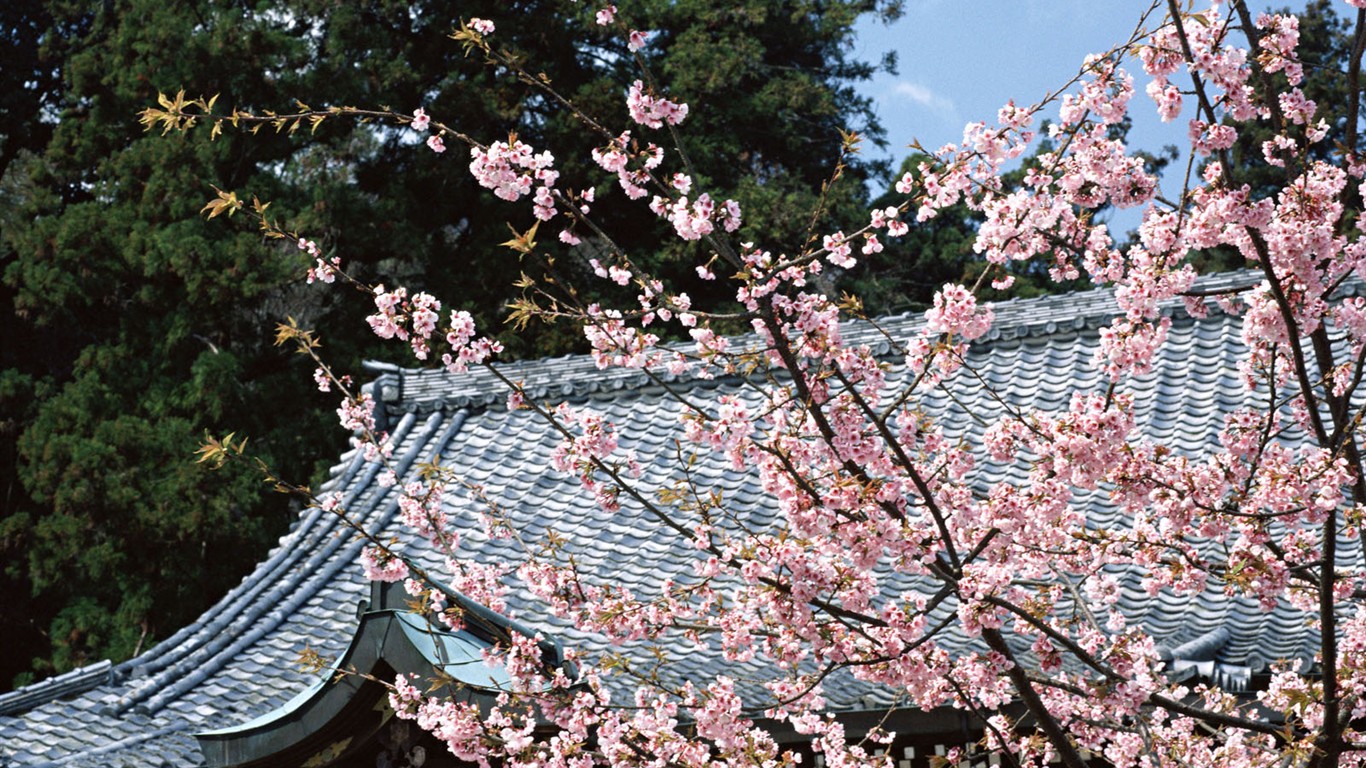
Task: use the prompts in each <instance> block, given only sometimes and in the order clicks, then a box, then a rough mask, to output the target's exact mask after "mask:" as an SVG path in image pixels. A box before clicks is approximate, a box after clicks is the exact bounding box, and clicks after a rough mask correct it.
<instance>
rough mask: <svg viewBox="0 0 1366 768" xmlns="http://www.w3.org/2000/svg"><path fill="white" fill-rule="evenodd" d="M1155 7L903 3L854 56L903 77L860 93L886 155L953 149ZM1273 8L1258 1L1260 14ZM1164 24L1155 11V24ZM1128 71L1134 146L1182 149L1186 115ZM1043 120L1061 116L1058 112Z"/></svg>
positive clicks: (862, 37)
mask: <svg viewBox="0 0 1366 768" xmlns="http://www.w3.org/2000/svg"><path fill="white" fill-rule="evenodd" d="M1149 5H1150V3H1149V2H1148V0H906V4H905V9H906V13H905V15H904V16H903V17H902V18H901V19H900V20H899V21H897V22H896V23H895V24H893V25H890V26H889V25H886V24H882V23H880V22H877V21H875V20H872V19H865V20H863V21H862V22H861V23H860V24H859V27H858V40H857V43H856V44H855V50H854V53H855V55H856V56H858V57H859V58H861V59H863V60H865V61H873V62H876V61H879V60H880V59H881V58H882V55H883V54H884V53H885V52H887V51H896V52H897V55H898V58H899V64H898V69H899V74H897V75H895V76H893V75H887V74H879V75H878V76H877V77H876V78H874V80H873V81H872V82H871V83H867V84H865V85H864V86H863V87H862V89H861V90H862V91H863V92H864V93H865V94H867V95H868V96H870V97H872V98H873V100H874V103H875V105H876V109H877V111H878V114H879V115H880V116H881V118H882V123H883V125H884V126H885V127H886V128H887V133H888V140H889V146H888V152H887V154H888V155H889V156H891V157H892V158H894V160H895V161H896V162H900V160H901V158H903V157H905V156H906V154H907V153H908V152H909V150H907V149H906V145H908V144H910V142H911V141H912V140H913V139H919V140H920V142H921V144H922V145H923V146H924V147H925V148H926V149H930V150H934V149H937V148H938V147H940V146H941V145H943V144H945V143H947V142H957V141H959V140H960V139H961V138H962V134H963V125H964V124H965V123H967V122H970V121H976V120H985V121H987V122H989V123H991V122H994V121H995V120H996V111H997V110H998V109H1000V108H1001V106H1002V105H1004V104H1005V103H1006V102H1007V101H1008V100H1010V99H1012V98H1013V99H1015V101H1016V103H1018V104H1022V105H1023V104H1033V103H1035V102H1037V101H1038V100H1039V99H1040V98H1042V97H1043V96H1044V95H1045V94H1046V93H1048V92H1050V91H1052V90H1054V89H1056V88H1058V87H1060V86H1061V85H1063V84H1064V83H1066V82H1067V81H1068V80H1069V79H1070V78H1071V77H1072V76H1073V75H1074V74H1075V73H1076V72H1077V70H1078V69H1079V68H1080V67H1081V64H1082V62H1083V61H1084V60H1085V58H1086V56H1087V54H1089V53H1099V52H1103V51H1105V50H1108V49H1109V48H1111V47H1112V46H1114V45H1115V44H1116V43H1119V42H1122V41H1125V40H1128V39H1129V37H1130V35H1131V34H1132V32H1133V31H1134V28H1135V26H1136V25H1137V24H1138V21H1139V19H1140V17H1141V16H1142V14H1143V12H1144V11H1145V10H1146V9H1147V8H1148V7H1149ZM1164 5H1165V3H1164ZM1271 5H1273V4H1272V3H1268V2H1263V1H1261V0H1259V1H1257V2H1254V3H1253V7H1254V9H1262V8H1267V7H1270V6H1271ZM1276 5H1279V6H1281V7H1284V6H1286V5H1290V6H1291V7H1297V6H1300V5H1302V3H1298V2H1291V1H1290V0H1283V1H1282V2H1281V3H1278V4H1276ZM1161 20H1162V14H1161V11H1159V12H1158V13H1157V14H1156V15H1154V16H1153V17H1152V18H1151V20H1150V23H1151V24H1154V25H1155V24H1157V23H1160V22H1161ZM1128 69H1129V70H1130V71H1131V72H1134V73H1136V74H1135V87H1136V90H1137V91H1138V92H1137V93H1136V94H1135V96H1134V100H1133V101H1132V102H1131V103H1130V111H1131V112H1132V113H1133V114H1134V118H1135V127H1134V132H1133V134H1131V138H1132V139H1133V141H1134V144H1135V145H1136V146H1138V147H1141V148H1145V149H1158V148H1160V147H1162V146H1163V145H1164V144H1177V145H1178V146H1180V145H1181V142H1183V141H1184V139H1185V131H1186V116H1185V115H1183V117H1181V118H1178V119H1177V121H1176V122H1174V123H1169V124H1165V125H1164V124H1162V123H1161V121H1159V120H1158V119H1157V116H1156V112H1155V109H1154V107H1153V105H1152V101H1151V100H1150V99H1148V97H1147V96H1146V95H1145V94H1144V93H1143V91H1142V89H1143V86H1144V85H1145V84H1146V81H1145V80H1143V79H1142V77H1143V74H1142V71H1141V70H1140V69H1139V67H1138V66H1137V63H1136V62H1135V63H1134V64H1132V65H1130V66H1129V67H1128ZM1043 114H1044V116H1045V117H1055V116H1056V115H1057V110H1056V108H1051V109H1047V110H1045V111H1044V113H1043ZM865 151H872V147H868V148H866V150H865ZM1183 158H1184V154H1183ZM1126 218H1127V217H1126ZM1135 220H1136V218H1135ZM1116 223H1119V222H1116Z"/></svg>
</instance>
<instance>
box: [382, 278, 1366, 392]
mask: <svg viewBox="0 0 1366 768" xmlns="http://www.w3.org/2000/svg"><path fill="white" fill-rule="evenodd" d="M1261 280H1262V275H1261V273H1260V272H1258V271H1254V270H1242V271H1238V272H1224V273H1216V274H1212V275H1206V276H1202V277H1201V278H1200V279H1199V280H1198V281H1197V283H1196V286H1195V288H1196V290H1200V291H1205V292H1209V293H1210V294H1212V293H1218V292H1225V291H1229V290H1232V289H1236V288H1240V287H1253V286H1255V285H1258V284H1259V283H1260V282H1261ZM1353 288H1356V286H1348V290H1349V291H1352V289H1353ZM1352 292H1355V291H1352ZM1114 293H1115V291H1114V289H1113V288H1094V289H1091V290H1087V291H1077V292H1073V293H1065V294H1056V295H1051V296H1040V297H1034V298H1014V299H1008V300H1006V301H1000V302H993V303H991V304H989V305H988V306H990V307H991V308H992V311H993V312H994V313H995V318H996V319H995V322H994V323H993V324H992V328H991V330H990V331H988V333H987V334H986V335H985V336H984V337H983V338H982V339H980V340H978V341H977V342H976V343H977V344H992V343H995V342H998V341H1011V340H1016V339H1021V338H1028V337H1034V336H1047V335H1053V334H1057V333H1066V334H1071V333H1077V332H1080V331H1083V330H1086V329H1094V328H1098V327H1100V326H1101V325H1103V324H1105V323H1106V322H1108V321H1109V320H1111V319H1113V318H1114V317H1117V316H1118V315H1119V314H1120V313H1119V310H1118V308H1117V307H1116V306H1115V300H1114ZM1208 301H1209V299H1206V302H1207V303H1208ZM1161 312H1162V314H1164V315H1167V316H1172V317H1182V316H1187V312H1186V310H1185V307H1184V304H1183V302H1182V300H1181V299H1179V298H1178V299H1171V300H1168V301H1165V302H1163V303H1162V304H1161ZM924 322H925V321H924V313H923V312H905V313H902V314H899V315H890V316H887V317H882V318H877V319H875V320H873V321H871V322H870V321H865V320H849V321H846V322H844V323H842V324H841V332H842V334H843V335H844V338H845V340H846V341H847V342H849V343H852V344H867V345H868V346H870V347H872V348H873V350H874V351H875V353H876V354H877V355H879V356H889V355H893V354H895V352H896V350H894V349H893V347H892V344H891V343H890V342H889V341H888V338H887V337H888V336H891V337H892V338H895V339H904V338H906V337H909V336H910V334H911V333H913V332H915V331H917V330H919V329H920V328H922V327H923V326H924ZM731 342H732V347H736V348H746V347H751V348H757V346H758V343H759V342H758V337H757V336H756V335H754V334H745V335H741V336H736V337H731ZM684 343H685V344H686V342H684ZM365 367H366V369H367V370H370V371H372V372H375V373H378V374H380V375H379V376H378V377H377V378H376V380H375V381H374V383H373V385H372V386H373V390H372V391H374V392H376V394H379V393H381V392H383V393H385V394H386V395H387V398H388V402H386V404H385V405H386V407H387V408H390V409H393V410H394V411H416V412H425V411H431V410H440V409H447V408H452V407H481V406H489V405H493V404H495V403H498V402H501V401H502V400H503V398H504V397H506V394H507V391H506V388H505V387H504V386H503V385H502V383H501V382H500V381H498V379H497V378H496V377H494V376H493V375H492V374H489V373H488V372H486V371H482V370H477V369H471V370H470V371H469V372H467V373H464V374H459V375H455V374H448V373H446V372H445V371H443V370H440V369H414V368H401V367H399V366H396V365H393V364H390V363H376V362H366V363H365ZM499 370H500V371H501V372H502V374H503V375H504V376H506V377H507V378H509V379H511V380H513V381H521V382H523V383H524V385H525V386H526V387H527V389H528V390H529V391H530V392H532V393H533V394H536V395H538V396H540V397H550V398H554V397H563V398H565V399H572V398H581V397H587V396H590V395H594V394H599V393H611V392H614V391H621V390H641V389H646V388H649V387H650V386H652V385H654V384H655V381H656V380H658V381H661V382H664V383H671V382H677V381H688V382H689V383H690V384H691V385H693V386H704V387H705V386H717V384H716V383H714V382H712V381H710V380H708V379H703V378H698V377H695V376H693V375H691V374H686V373H685V374H683V375H681V376H680V375H674V374H670V373H668V372H667V371H663V370H653V371H651V372H650V373H649V374H647V373H646V372H645V371H642V370H639V369H615V368H614V369H607V370H602V369H599V368H598V367H597V365H596V364H595V363H594V361H593V358H592V356H591V355H587V354H570V355H563V356H559V357H546V358H540V359H536V360H519V361H514V362H510V363H506V364H503V365H500V366H499Z"/></svg>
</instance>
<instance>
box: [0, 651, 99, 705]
mask: <svg viewBox="0 0 1366 768" xmlns="http://www.w3.org/2000/svg"><path fill="white" fill-rule="evenodd" d="M113 670H114V662H112V661H110V660H109V659H105V660H103V661H97V662H95V663H94V664H88V665H86V666H84V667H77V668H75V669H73V670H70V671H68V672H63V673H62V674H60V675H56V676H55V677H49V678H47V679H44V680H39V681H38V682H36V683H31V684H29V685H26V686H24V687H22V688H16V689H14V690H12V691H10V692H8V693H4V694H0V717H3V716H7V715H16V714H19V713H22V712H27V711H28V710H30V709H33V708H34V707H39V706H42V705H43V704H46V703H48V702H49V701H55V700H57V699H61V698H65V697H67V696H74V695H76V694H79V693H85V692H86V691H89V690H92V689H94V688H98V687H100V686H101V685H104V684H105V683H107V682H109V681H110V680H111V679H112V675H113Z"/></svg>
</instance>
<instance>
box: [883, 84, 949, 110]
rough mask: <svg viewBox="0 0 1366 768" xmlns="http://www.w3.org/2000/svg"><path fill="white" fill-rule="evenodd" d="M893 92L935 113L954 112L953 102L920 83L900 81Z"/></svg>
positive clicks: (893, 87) (893, 88)
mask: <svg viewBox="0 0 1366 768" xmlns="http://www.w3.org/2000/svg"><path fill="white" fill-rule="evenodd" d="M892 92H893V93H895V94H896V95H898V96H903V97H905V98H907V99H910V100H911V101H912V102H914V103H916V104H919V105H920V106H922V107H928V108H929V109H932V110H934V111H935V112H953V111H955V109H954V106H953V100H952V99H949V98H946V97H944V96H940V95H939V94H937V93H935V92H934V91H932V90H930V89H929V88H927V87H925V86H923V85H921V84H920V83H912V82H911V81H909V80H898V81H897V83H896V85H894V86H892Z"/></svg>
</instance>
